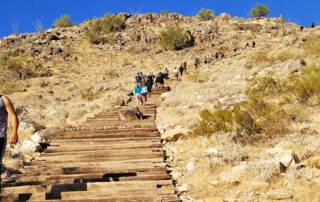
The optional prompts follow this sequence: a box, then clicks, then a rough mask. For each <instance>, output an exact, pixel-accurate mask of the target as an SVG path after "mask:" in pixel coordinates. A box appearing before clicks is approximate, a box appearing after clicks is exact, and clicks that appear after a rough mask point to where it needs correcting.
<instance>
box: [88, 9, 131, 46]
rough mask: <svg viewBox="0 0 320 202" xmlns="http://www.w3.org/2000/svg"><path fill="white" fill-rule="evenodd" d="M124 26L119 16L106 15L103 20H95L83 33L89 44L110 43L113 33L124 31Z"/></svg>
mask: <svg viewBox="0 0 320 202" xmlns="http://www.w3.org/2000/svg"><path fill="white" fill-rule="evenodd" d="M125 27H126V25H125V22H124V20H123V19H122V18H121V16H118V15H111V14H109V13H108V14H106V15H105V16H104V17H103V18H95V19H94V20H93V21H92V22H91V24H90V25H89V30H88V31H87V32H86V33H85V35H86V37H87V38H88V40H89V41H90V42H91V43H94V44H99V43H106V42H111V41H112V40H113V35H114V32H118V31H121V30H123V29H125Z"/></svg>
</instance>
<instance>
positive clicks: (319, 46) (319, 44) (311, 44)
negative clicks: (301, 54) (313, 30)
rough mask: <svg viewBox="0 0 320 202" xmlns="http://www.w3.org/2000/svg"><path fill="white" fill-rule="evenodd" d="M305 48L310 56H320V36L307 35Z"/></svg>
mask: <svg viewBox="0 0 320 202" xmlns="http://www.w3.org/2000/svg"><path fill="white" fill-rule="evenodd" d="M304 49H305V51H306V53H307V54H308V56H313V57H316V58H319V56H320V37H319V36H316V35H311V36H309V37H307V41H306V42H305V44H304Z"/></svg>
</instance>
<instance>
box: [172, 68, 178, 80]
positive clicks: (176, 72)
mask: <svg viewBox="0 0 320 202" xmlns="http://www.w3.org/2000/svg"><path fill="white" fill-rule="evenodd" d="M172 72H173V75H174V77H176V79H177V81H178V80H179V73H178V69H177V68H176V67H175V68H174V69H173V70H172Z"/></svg>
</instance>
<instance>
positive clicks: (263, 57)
mask: <svg viewBox="0 0 320 202" xmlns="http://www.w3.org/2000/svg"><path fill="white" fill-rule="evenodd" d="M297 58H298V55H296V54H293V53H291V52H289V51H282V52H280V53H278V54H276V55H270V54H268V52H266V51H257V52H254V53H252V55H251V57H250V60H249V61H248V63H253V64H262V63H265V64H266V65H273V64H275V63H277V62H285V61H287V60H290V59H297Z"/></svg>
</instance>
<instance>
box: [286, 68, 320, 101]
mask: <svg viewBox="0 0 320 202" xmlns="http://www.w3.org/2000/svg"><path fill="white" fill-rule="evenodd" d="M319 81H320V69H319V68H317V67H316V66H315V65H310V66H308V67H306V68H303V69H302V75H301V76H299V77H298V78H296V79H295V81H294V82H293V83H292V85H291V86H290V89H291V90H292V92H293V93H294V95H295V96H296V97H297V99H298V101H299V102H300V103H302V104H306V103H307V102H308V101H309V100H310V98H312V97H313V96H319V95H320V82H319Z"/></svg>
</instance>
